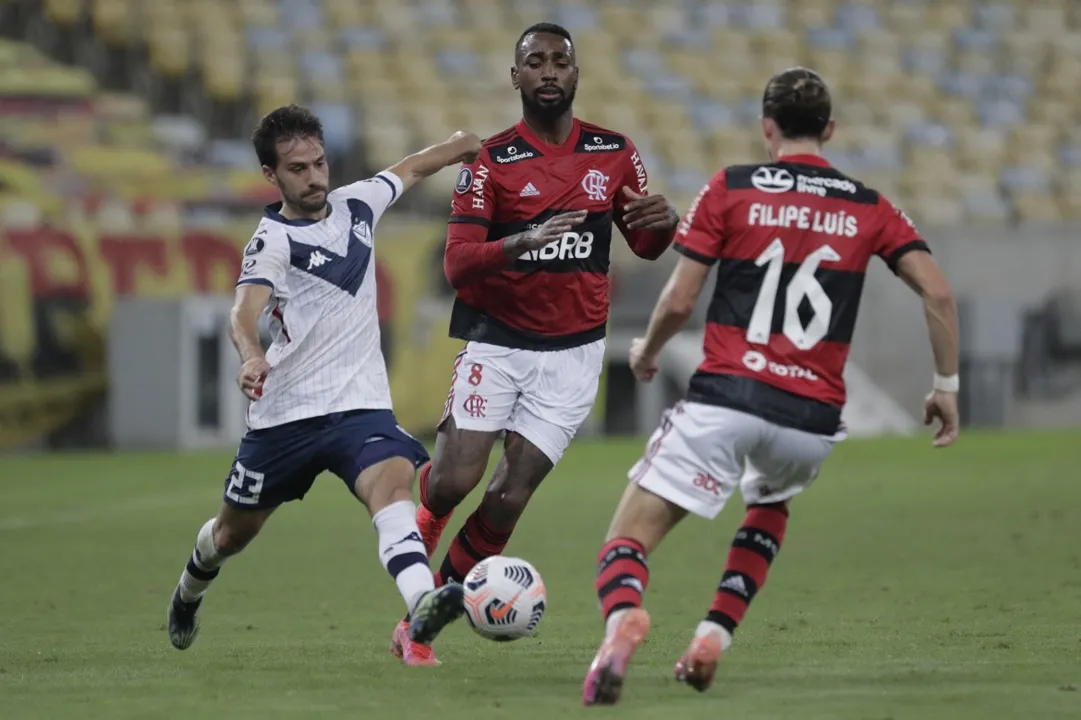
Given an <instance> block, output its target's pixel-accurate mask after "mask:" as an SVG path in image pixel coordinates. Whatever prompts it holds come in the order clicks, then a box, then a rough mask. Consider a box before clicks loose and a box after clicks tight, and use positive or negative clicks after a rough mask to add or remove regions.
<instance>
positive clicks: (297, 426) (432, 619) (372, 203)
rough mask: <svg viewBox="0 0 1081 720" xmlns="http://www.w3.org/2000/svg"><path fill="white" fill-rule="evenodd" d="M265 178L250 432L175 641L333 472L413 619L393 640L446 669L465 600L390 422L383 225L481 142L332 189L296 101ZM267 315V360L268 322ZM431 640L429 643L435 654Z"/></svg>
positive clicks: (186, 579) (248, 271) (246, 379)
mask: <svg viewBox="0 0 1081 720" xmlns="http://www.w3.org/2000/svg"><path fill="white" fill-rule="evenodd" d="M252 142H253V143H254V145H255V152H256V154H257V155H258V158H259V162H260V164H261V165H262V168H263V175H264V176H265V177H266V179H267V180H268V181H269V182H270V183H271V184H272V185H274V186H275V187H276V188H277V189H278V191H279V192H280V193H281V202H278V203H275V204H273V205H271V206H269V207H267V209H266V212H265V216H264V217H263V219H262V221H261V222H260V223H259V228H258V229H257V230H256V232H255V235H254V236H253V237H252V239H251V241H250V242H249V243H248V245H247V248H246V249H245V250H244V264H243V268H242V270H241V274H240V279H239V280H238V282H237V290H236V301H235V304H234V305H233V309H232V312H231V313H230V316H229V328H230V334H231V336H232V338H233V342H234V344H235V345H236V349H237V352H238V353H239V354H240V358H241V362H242V366H241V369H240V373H239V377H238V382H239V384H240V387H241V390H243V392H244V393H245V395H247V396H248V397H249V398H250V399H251V401H252V402H251V405H250V409H249V411H248V431H247V433H246V434H245V435H244V438H243V440H242V441H241V443H240V448H239V450H238V451H237V454H236V458H235V459H234V460H233V465H232V469H231V470H230V472H229V475H228V477H227V478H226V480H225V497H224V503H223V504H222V506H221V509H220V510H219V511H218V514H217V517H214V518H212V519H210V520H208V521H207V522H206V524H204V525H203V527H202V528H201V529H200V530H199V534H198V536H197V537H196V540H195V550H194V551H193V552H192V554H191V557H190V559H189V560H188V562H187V566H186V567H185V569H184V572H183V574H182V575H181V577H180V582H179V584H178V585H177V587H176V590H175V591H174V592H173V597H172V600H171V602H170V603H169V624H168V629H169V639H170V641H171V642H172V644H173V646H174V647H176V648H177V649H180V650H183V649H185V648H187V647H189V646H190V645H191V644H192V642H193V641H194V640H195V636H196V634H197V633H198V630H199V623H198V618H197V614H198V611H199V607H200V605H201V603H202V600H203V594H204V593H205V592H206V590H207V588H208V586H209V585H210V583H211V581H213V580H214V578H215V577H217V575H218V573H219V572H220V569H221V566H222V564H223V563H224V562H225V560H226V559H227V558H229V557H231V556H233V555H235V554H237V553H238V552H240V551H241V550H243V549H244V548H245V547H246V546H247V544H248V543H249V542H251V540H252V538H254V537H255V536H256V535H257V534H258V532H259V530H260V529H261V528H262V526H263V523H265V522H266V520H267V518H268V517H270V515H271V513H273V512H274V510H275V509H276V508H277V507H278V506H279V505H281V504H282V503H286V502H289V501H292V500H299V499H301V498H303V497H304V495H305V493H307V491H308V490H309V489H310V488H311V486H312V483H313V482H314V480H315V477H316V476H317V475H318V474H320V473H321V472H323V471H324V470H329V471H331V472H333V473H334V474H335V475H337V476H338V477H340V478H341V479H342V480H343V481H345V483H346V486H347V487H348V488H349V489H350V490H351V491H352V492H353V493H354V494H355V495H356V496H357V498H359V499H360V501H361V502H362V503H364V504H365V505H366V506H367V508H368V511H369V512H370V513H371V515H372V520H373V523H374V525H375V529H376V531H377V532H378V534H379V559H380V560H381V561H382V563H383V566H384V567H385V568H386V569H387V571H388V572H389V573H390V574H391V576H392V577H393V578H394V580H395V582H396V583H397V585H398V589H399V591H400V592H401V594H402V598H403V599H404V600H405V604H406V608H407V610H408V612H409V613H410V616H411V622H410V624H409V625H407V626H404V627H403V628H402V630H401V632H400V633H399V634H401V635H403V637H400V638H396V641H397V642H399V643H400V646H403V647H405V648H406V649H407V650H409V651H410V657H408V658H403V659H405V660H406V661H407V662H409V663H410V664H415V665H430V664H434V662H435V660H434V657H433V656H432V655H431V653H430V651H429V652H427V653H425V652H423V651H422V652H418V653H413V652H412V650H413V649H414V648H415V647H417V646H418V644H420V643H423V645H427V644H429V643H430V642H431V640H432V639H433V638H434V637H435V635H436V634H437V633H438V632H439V631H440V630H441V629H442V628H443V627H444V626H445V625H446V624H447V623H448V622H450V621H451V620H453V619H455V618H456V617H458V616H459V615H460V614H461V610H462V601H461V593H462V589H461V586H459V585H448V586H446V587H443V588H440V589H439V590H435V589H434V584H433V581H432V573H431V570H430V569H429V567H428V556H427V554H426V553H425V551H424V543H423V541H422V540H421V537H420V533H419V532H418V530H417V524H416V521H415V519H414V517H415V514H416V507H415V506H414V504H413V489H412V485H413V478H414V475H415V473H416V468H417V467H418V466H420V465H422V464H424V463H425V462H427V461H428V453H427V452H426V451H425V449H424V446H423V445H421V443H420V442H418V441H417V440H415V439H414V438H413V437H412V436H410V435H409V434H408V433H406V432H405V431H404V430H403V429H402V428H401V427H400V426H399V425H398V424H397V421H396V420H395V419H394V413H393V411H392V409H391V399H390V386H389V384H388V381H387V371H386V365H385V363H384V361H383V355H382V353H381V351H380V346H379V322H378V318H377V316H376V301H375V298H376V293H375V263H374V262H373V261H372V260H373V257H372V251H373V246H374V242H375V228H376V224H377V223H378V222H379V218H380V216H381V215H382V214H383V212H384V211H385V210H386V209H387V208H388V207H390V205H391V204H392V203H393V202H394V201H395V200H397V199H398V198H399V197H401V195H402V193H404V192H405V191H406V190H408V189H409V188H410V187H411V186H412V185H413V184H414V183H416V182H418V181H419V180H421V179H423V178H425V177H428V176H429V175H432V174H433V173H435V172H437V171H439V170H441V169H442V168H444V167H446V166H448V165H457V164H458V163H461V162H472V161H473V160H475V159H476V158H477V156H478V154H479V153H480V150H481V144H480V140H479V139H478V138H477V137H476V136H475V135H472V134H469V133H463V132H459V133H455V135H454V136H453V137H451V138H450V140H448V141H446V142H444V143H441V144H439V145H434V146H432V147H429V148H427V149H425V150H422V151H421V152H418V153H416V154H414V155H410V156H409V157H407V158H405V159H404V160H402V161H401V162H399V163H398V164H397V165H395V166H393V167H391V168H389V169H387V170H384V171H383V172H381V173H379V174H377V175H376V176H375V177H373V178H370V179H368V180H363V181H361V182H356V183H353V184H351V185H345V186H343V187H340V188H338V189H336V190H334V191H332V192H328V191H329V186H328V179H329V173H328V168H327V160H326V154H325V153H324V150H323V128H322V124H321V123H320V121H319V119H318V118H317V117H316V116H315V115H313V114H312V113H311V112H310V111H309V110H307V109H305V108H301V107H297V106H295V105H290V106H288V107H283V108H278V109H277V110H274V111H273V112H271V113H269V114H268V115H266V116H265V117H264V118H263V119H262V121H261V122H260V123H259V127H258V128H257V129H256V130H255V133H254V134H253V136H252ZM264 312H265V313H266V314H267V315H268V318H269V322H270V327H271V332H272V334H273V336H274V341H273V344H272V345H271V347H270V349H269V350H268V351H267V352H266V354H265V355H264V353H263V348H262V345H261V344H260V342H259V331H258V327H257V321H258V318H259V316H260V314H262V313H264ZM423 645H420V647H421V648H422V650H423Z"/></svg>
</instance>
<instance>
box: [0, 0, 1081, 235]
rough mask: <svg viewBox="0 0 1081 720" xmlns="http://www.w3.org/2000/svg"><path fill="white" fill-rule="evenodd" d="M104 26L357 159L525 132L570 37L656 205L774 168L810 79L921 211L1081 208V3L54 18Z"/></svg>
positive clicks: (340, 4) (175, 4)
mask: <svg viewBox="0 0 1081 720" xmlns="http://www.w3.org/2000/svg"><path fill="white" fill-rule="evenodd" d="M84 7H86V8H89V9H90V11H91V19H92V22H91V27H92V29H93V30H94V32H95V33H97V34H98V35H99V36H100V38H101V39H102V40H103V41H104V42H106V43H108V44H110V45H112V46H122V45H124V44H129V45H132V46H133V47H134V46H136V45H137V44H138V43H141V42H143V41H144V39H145V44H146V47H147V50H148V58H149V64H150V68H151V69H152V71H153V72H155V73H158V74H160V75H162V76H164V77H170V78H177V79H180V78H188V77H191V76H192V70H197V71H198V72H197V73H196V74H195V77H197V79H198V81H199V82H201V83H202V84H203V86H204V88H205V90H206V92H207V94H208V95H209V96H210V97H212V98H215V99H217V100H220V101H226V102H229V103H233V104H236V103H241V104H239V105H235V106H236V107H238V108H239V107H243V103H246V102H250V103H251V104H252V106H253V107H252V108H251V109H252V110H253V111H254V112H257V113H259V112H265V111H266V110H268V109H270V108H272V107H274V106H276V105H278V104H282V103H285V102H308V103H319V104H320V105H321V106H326V107H330V108H333V110H332V120H331V122H332V124H333V125H334V128H335V131H334V132H335V143H336V146H337V145H338V144H341V145H342V147H344V143H346V140H345V139H343V138H344V137H345V136H347V135H348V136H349V137H351V138H352V140H351V141H350V142H354V143H359V145H360V146H361V150H362V154H363V155H364V156H365V157H372V158H375V157H379V158H382V159H384V160H385V159H388V158H389V156H390V155H391V154H394V153H398V152H400V151H404V150H406V149H409V148H411V147H413V146H414V145H415V144H417V143H427V142H433V141H436V140H439V139H441V138H443V137H445V136H446V135H447V134H448V133H449V132H451V131H452V130H454V129H457V128H458V127H469V128H474V129H478V128H479V129H482V130H481V132H482V133H490V132H493V131H495V130H497V129H500V128H502V127H506V126H507V125H509V124H510V123H511V122H513V121H514V119H515V118H516V117H517V103H516V99H515V95H514V93H513V91H512V90H511V89H510V88H509V83H508V77H507V72H508V71H507V69H508V67H509V66H510V64H511V51H512V48H513V42H514V39H515V38H517V36H518V34H519V33H520V31H521V28H522V27H523V26H525V25H526V24H528V23H532V22H537V21H542V20H553V21H555V22H560V23H562V24H564V25H566V26H567V27H568V28H569V29H570V30H571V32H572V33H574V35H575V37H576V40H577V45H578V51H579V62H580V65H581V67H582V84H581V92H580V93H579V99H578V111H579V114H580V115H581V116H582V117H584V118H586V119H589V120H591V121H594V122H598V123H600V124H602V125H607V126H610V127H613V128H614V129H617V130H622V131H624V132H628V133H630V134H631V135H632V137H633V139H634V140H635V142H636V143H637V144H638V145H639V146H640V148H647V150H646V151H645V152H643V156H644V157H646V156H647V154H648V155H649V156H650V157H651V160H652V162H653V165H652V167H651V173H652V175H653V181H654V187H656V188H669V187H670V188H672V189H673V191H674V192H683V190H684V189H685V188H687V187H690V186H692V185H693V184H694V183H695V182H696V181H697V179H699V178H700V177H701V176H702V175H703V174H704V173H711V172H712V171H714V170H716V168H717V166H718V165H721V164H727V163H729V162H734V161H748V160H753V159H755V158H761V157H762V145H761V141H760V139H759V138H758V125H757V120H758V113H759V103H760V100H761V91H762V85H763V83H764V82H765V80H766V78H767V77H768V75H769V74H771V73H773V72H776V71H778V70H781V69H784V68H785V67H790V66H793V65H797V64H806V65H809V66H811V67H814V68H815V69H817V70H818V71H819V72H821V73H823V74H824V75H825V77H826V79H827V81H829V82H830V83H831V85H832V87H833V90H834V95H835V100H836V104H835V116H836V117H837V119H838V121H839V132H838V135H837V137H836V139H835V142H834V143H833V145H832V146H831V148H830V154H831V157H834V158H835V159H836V160H837V162H838V163H840V164H841V165H843V166H844V167H845V168H848V169H850V170H851V171H852V172H853V173H856V174H857V175H859V174H861V173H872V174H873V176H875V177H878V178H880V179H882V180H884V181H885V182H886V185H887V186H888V187H891V188H897V189H900V190H902V194H903V195H905V198H904V199H906V200H907V199H909V196H911V199H912V200H914V201H916V202H914V205H913V209H912V213H913V214H918V213H919V212H920V211H921V209H925V210H927V211H928V212H929V213H933V214H934V216H935V217H936V218H938V219H940V220H946V219H949V218H951V217H954V216H956V214H957V212H961V213H962V216H963V217H964V218H972V219H983V220H986V219H989V218H994V217H1001V216H1002V215H1003V214H1004V213H1007V212H1008V213H1009V214H1011V215H1013V214H1014V213H1015V212H1016V216H1017V217H1018V218H1022V217H1030V216H1031V217H1044V216H1048V215H1049V214H1051V212H1050V208H1049V206H1048V205H1047V203H1046V202H1044V201H1043V200H1037V199H1035V197H1029V196H1028V195H1024V198H1025V199H1023V200H1021V202H1020V204H1018V203H1016V202H1015V198H1014V197H1013V194H1014V193H1021V194H1024V193H1029V194H1031V193H1034V192H1037V191H1038V192H1042V193H1044V195H1046V196H1048V197H1051V198H1052V200H1053V201H1054V202H1055V203H1058V205H1057V207H1058V206H1061V208H1066V207H1067V205H1066V204H1065V203H1066V201H1065V200H1064V198H1067V197H1070V198H1073V197H1075V196H1074V195H1072V194H1069V193H1068V192H1067V190H1066V188H1067V187H1073V186H1072V185H1069V183H1067V182H1065V181H1064V180H1063V179H1062V178H1064V177H1065V174H1064V173H1065V172H1066V171H1067V170H1068V169H1070V168H1075V167H1077V166H1078V164H1079V161H1081V142H1069V143H1066V142H1062V139H1061V138H1059V137H1058V136H1057V131H1056V129H1057V128H1063V127H1068V126H1069V125H1070V124H1071V123H1073V122H1075V121H1076V119H1078V118H1079V117H1081V97H1079V96H1078V95H1077V93H1076V92H1075V85H1076V78H1077V77H1078V76H1079V75H1081V33H1078V31H1077V30H1076V29H1075V28H1077V27H1078V26H1079V25H1081V6H1078V5H1077V4H1076V3H1070V2H1065V1H1062V0H1053V1H1052V0H1047V1H1045V2H1038V3H1032V4H1028V3H1023V2H1020V1H1019V0H959V1H958V2H888V1H886V0H800V1H799V2H787V1H782V0H761V1H757V2H750V1H743V0H732V1H731V2H709V1H707V0H655V1H653V2H646V1H645V0H622V1H620V2H603V3H601V2H589V1H587V0H561V1H560V2H555V1H551V2H549V1H548V0H513V1H512V0H508V1H507V2H503V3H493V2H491V1H490V0H430V1H427V2H405V1H404V0H370V1H368V2H362V3H358V2H355V0H186V1H185V2H180V1H179V0H160V2H159V1H158V0H155V1H154V2H149V0H85V2H84V1H83V0H43V9H44V11H45V15H46V17H47V18H49V19H50V20H51V21H53V22H55V23H57V24H58V25H63V26H65V27H73V26H74V25H75V24H76V23H77V21H78V19H79V17H80V13H81V12H82V10H83V8H84ZM140 22H142V23H143V24H144V25H145V31H144V30H139V32H135V30H136V29H139V28H141V27H142V25H140ZM644 27H645V28H649V29H650V32H642V28H644ZM204 39H208V41H207V42H202V40H204ZM4 82H6V83H7V84H8V87H9V88H10V87H13V85H12V83H13V82H16V81H15V80H12V79H11V78H10V77H9V78H7V79H5V80H4ZM22 82H30V81H27V80H25V79H24V80H23V81H22ZM33 82H35V83H36V82H38V81H37V80H36V79H35V80H34V81H33ZM47 82H50V83H53V85H54V86H55V84H56V83H64V82H66V83H72V82H73V80H72V76H67V77H64V78H60V77H57V76H53V77H51V78H48V79H47ZM73 87H74V86H73ZM344 118H349V122H350V123H352V127H351V131H350V132H348V133H347V132H346V130H345V127H344V122H343V119H344ZM1070 172H1072V170H1070ZM890 173H895V174H894V175H893V176H892V179H890V178H889V177H888V176H889V174H890ZM921 173H922V174H924V175H925V176H926V175H927V174H928V173H933V174H934V178H933V179H929V180H926V181H925V182H928V183H931V184H933V185H934V186H936V187H937V186H938V185H941V184H942V182H943V178H952V179H959V178H968V179H971V178H974V177H977V176H984V177H987V178H990V179H991V180H990V185H988V184H987V183H984V184H983V185H981V186H980V188H981V189H979V190H978V191H977V190H976V189H975V185H972V183H970V182H969V181H968V180H965V187H966V188H967V189H964V190H961V189H956V190H955V191H954V195H953V196H950V197H949V198H948V199H947V201H932V199H928V198H925V197H923V195H922V194H921V193H923V192H924V191H922V190H918V188H917V187H916V185H915V184H914V183H916V178H917V177H918V176H919V175H920V174H921ZM970 185H971V187H970ZM1037 186H1038V188H1041V189H1038V190H1037V189H1035V188H1036V187H1037ZM988 187H993V188H994V189H993V190H989V189H988ZM1048 188H1050V189H1048ZM422 192H423V191H422ZM433 192H434V190H433ZM912 193H916V194H915V195H913V194H912ZM1056 193H1057V194H1056ZM1019 197H1021V195H1019ZM958 208H960V210H958Z"/></svg>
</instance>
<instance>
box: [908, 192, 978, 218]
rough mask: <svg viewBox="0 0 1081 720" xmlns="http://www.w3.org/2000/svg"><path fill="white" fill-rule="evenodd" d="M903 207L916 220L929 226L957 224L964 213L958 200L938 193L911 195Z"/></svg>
mask: <svg viewBox="0 0 1081 720" xmlns="http://www.w3.org/2000/svg"><path fill="white" fill-rule="evenodd" d="M905 207H906V210H905V212H906V213H908V214H911V215H912V216H913V218H914V219H915V221H916V222H919V223H921V224H925V225H929V226H949V225H958V224H960V222H961V220H962V219H963V218H964V215H965V211H964V207H963V206H962V205H961V203H960V201H958V200H957V199H956V198H953V197H949V196H946V195H942V194H940V193H933V194H925V195H913V196H911V200H910V201H908V202H907V203H906V204H905Z"/></svg>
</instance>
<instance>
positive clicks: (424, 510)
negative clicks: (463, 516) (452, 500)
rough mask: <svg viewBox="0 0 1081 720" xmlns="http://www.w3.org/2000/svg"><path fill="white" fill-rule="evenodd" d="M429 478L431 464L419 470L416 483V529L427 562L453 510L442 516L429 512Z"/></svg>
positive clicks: (452, 514) (437, 544)
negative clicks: (418, 495) (421, 541)
mask: <svg viewBox="0 0 1081 720" xmlns="http://www.w3.org/2000/svg"><path fill="white" fill-rule="evenodd" d="M431 476H432V463H431V462H428V463H425V465H424V467H422V468H421V469H420V479H419V480H418V482H417V486H418V490H419V494H420V505H419V506H417V528H418V529H419V530H420V537H421V539H423V540H424V551H425V552H426V553H427V554H428V559H429V560H431V558H432V555H434V554H435V549H436V548H437V547H439V539H440V538H441V537H443V531H444V530H445V529H446V528H447V523H449V522H450V519H451V517H453V516H454V509H453V508H452V509H451V511H450V512H449V513H447V514H445V515H442V516H439V515H436V514H435V513H434V512H433V511H432V510H431V507H430V501H429V499H428V486H429V483H430V482H431Z"/></svg>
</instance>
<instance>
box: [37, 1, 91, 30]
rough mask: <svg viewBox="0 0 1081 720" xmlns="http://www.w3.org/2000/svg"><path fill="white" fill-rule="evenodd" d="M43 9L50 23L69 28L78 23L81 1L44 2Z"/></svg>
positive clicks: (81, 7) (81, 6)
mask: <svg viewBox="0 0 1081 720" xmlns="http://www.w3.org/2000/svg"><path fill="white" fill-rule="evenodd" d="M43 9H44V11H45V17H46V18H48V20H49V21H50V22H54V23H56V24H58V25H63V26H65V27H71V26H72V25H75V24H76V23H77V22H79V17H80V15H81V13H82V9H83V0H44V7H43Z"/></svg>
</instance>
